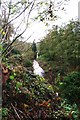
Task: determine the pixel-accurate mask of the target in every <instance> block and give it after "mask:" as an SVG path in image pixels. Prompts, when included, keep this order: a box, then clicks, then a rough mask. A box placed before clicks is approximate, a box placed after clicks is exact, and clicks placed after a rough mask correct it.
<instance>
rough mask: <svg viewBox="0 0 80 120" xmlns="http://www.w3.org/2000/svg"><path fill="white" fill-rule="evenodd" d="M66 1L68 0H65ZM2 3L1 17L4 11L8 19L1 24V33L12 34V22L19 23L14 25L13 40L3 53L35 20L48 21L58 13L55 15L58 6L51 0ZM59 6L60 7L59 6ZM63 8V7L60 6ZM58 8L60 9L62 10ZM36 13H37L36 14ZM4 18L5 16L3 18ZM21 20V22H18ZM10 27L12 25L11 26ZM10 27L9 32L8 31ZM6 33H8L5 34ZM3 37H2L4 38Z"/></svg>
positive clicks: (19, 0) (18, 0)
mask: <svg viewBox="0 0 80 120" xmlns="http://www.w3.org/2000/svg"><path fill="white" fill-rule="evenodd" d="M65 1H66V0H65ZM62 3H64V2H63V0H62V1H60V2H57V3H56V4H58V6H59V5H61V4H62ZM0 5H1V18H3V17H2V16H3V11H4V13H5V16H6V21H5V22H4V23H3V25H2V26H1V28H0V30H1V34H2V36H3V37H4V36H8V37H9V35H10V34H8V33H9V30H10V29H8V27H9V25H10V24H11V25H12V24H14V23H17V25H16V26H14V35H13V36H14V37H13V40H12V41H11V42H10V43H9V44H8V46H6V48H5V50H4V51H3V54H4V53H5V52H7V50H8V49H9V48H10V46H11V45H12V44H13V43H14V42H15V41H16V40H17V39H18V38H19V37H20V36H22V35H23V34H24V32H26V30H27V28H28V27H29V24H30V23H31V22H35V21H39V22H40V21H42V22H47V21H49V20H51V19H52V20H54V19H55V17H56V15H54V11H55V9H56V7H54V2H53V1H51V0H47V2H46V1H44V0H31V1H29V0H16V1H14V0H9V1H8V0H6V1H5V0H3V1H1V3H0ZM58 8H59V7H58ZM60 9H61V8H60ZM60 9H58V10H60ZM34 13H36V14H34ZM3 19H4V18H3ZM18 20H19V23H18V22H17V21H18ZM9 28H10V27H9ZM7 29H8V32H7ZM3 33H5V34H6V35H3ZM3 37H1V39H2V38H3ZM4 39H6V37H4Z"/></svg>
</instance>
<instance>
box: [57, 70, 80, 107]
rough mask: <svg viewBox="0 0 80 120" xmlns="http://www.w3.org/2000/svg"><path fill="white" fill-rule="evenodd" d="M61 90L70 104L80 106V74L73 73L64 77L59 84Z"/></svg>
mask: <svg viewBox="0 0 80 120" xmlns="http://www.w3.org/2000/svg"><path fill="white" fill-rule="evenodd" d="M59 88H60V91H61V95H62V97H63V98H65V99H67V101H68V102H69V103H70V104H74V103H76V104H77V105H78V104H79V105H80V72H72V73H70V74H68V75H67V76H65V77H64V80H63V81H62V82H60V83H59Z"/></svg>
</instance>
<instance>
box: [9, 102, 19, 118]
mask: <svg viewBox="0 0 80 120" xmlns="http://www.w3.org/2000/svg"><path fill="white" fill-rule="evenodd" d="M11 106H12V108H13V109H14V111H15V114H16V115H17V117H18V118H19V120H21V118H20V116H19V114H18V113H17V111H16V109H15V107H14V106H13V104H12V103H11Z"/></svg>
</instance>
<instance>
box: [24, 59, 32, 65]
mask: <svg viewBox="0 0 80 120" xmlns="http://www.w3.org/2000/svg"><path fill="white" fill-rule="evenodd" d="M23 64H24V66H25V67H32V61H31V60H28V59H26V60H24V62H23Z"/></svg>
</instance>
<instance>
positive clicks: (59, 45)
mask: <svg viewBox="0 0 80 120" xmlns="http://www.w3.org/2000/svg"><path fill="white" fill-rule="evenodd" d="M79 31H80V22H78V21H71V22H70V23H69V24H67V25H65V26H64V27H61V28H58V29H55V28H54V29H53V30H51V31H50V33H49V34H48V35H47V36H46V37H45V38H44V39H43V41H41V42H40V55H42V56H43V57H44V58H45V60H47V61H54V62H56V63H57V65H58V66H64V65H66V66H71V68H75V69H78V68H79V64H80V63H79V61H80V52H79V51H80V43H79V39H80V33H79Z"/></svg>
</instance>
